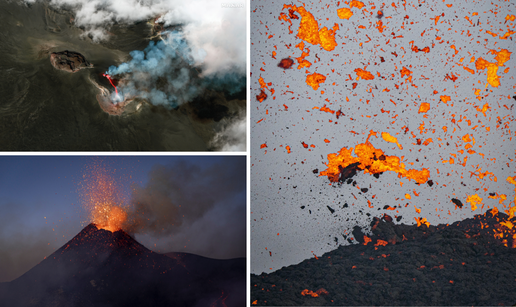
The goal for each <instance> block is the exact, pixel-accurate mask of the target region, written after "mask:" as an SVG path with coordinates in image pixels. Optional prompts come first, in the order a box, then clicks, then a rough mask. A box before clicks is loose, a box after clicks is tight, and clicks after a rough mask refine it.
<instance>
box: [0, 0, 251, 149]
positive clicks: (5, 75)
mask: <svg viewBox="0 0 516 307" xmlns="http://www.w3.org/2000/svg"><path fill="white" fill-rule="evenodd" d="M172 2H174V1H168V2H167V1H165V0H164V1H160V3H159V5H158V6H159V7H161V8H162V9H161V11H160V10H159V9H158V6H156V7H153V6H150V7H141V8H140V9H138V8H137V7H135V8H130V7H127V6H126V5H125V4H124V3H123V1H122V2H113V1H107V2H106V1H104V2H103V3H100V4H98V5H97V9H96V12H95V14H93V15H92V14H86V13H85V12H86V11H87V9H88V5H89V4H88V3H87V2H85V1H78V2H77V3H75V4H73V5H72V4H69V3H68V4H67V2H66V1H46V0H36V1H29V0H27V1H22V0H14V1H2V2H1V3H0V72H1V73H0V131H1V132H0V150H4V151H26V150H36V151H58V150H68V151H89V150H93V151H107V150H109V151H111V150H115V151H139V150H150V151H162V150H167V151H171V150H177V151H183V150H187V151H206V150H224V151H227V150H236V151H245V126H246V125H245V124H244V125H242V123H245V122H246V121H245V118H246V116H245V114H246V92H245V76H244V77H243V79H242V78H240V79H239V78H236V80H240V81H241V80H243V83H242V82H240V81H237V82H236V83H233V84H231V85H230V86H227V87H224V86H220V85H218V84H217V86H212V87H210V86H204V87H202V88H200V87H198V86H197V87H196V91H195V93H194V94H192V92H193V90H192V88H194V86H193V85H194V83H195V82H201V81H202V80H201V81H198V80H200V78H201V77H200V74H202V73H203V72H204V73H205V75H206V71H207V70H208V69H211V68H210V66H209V65H205V66H203V65H197V63H194V64H192V63H183V64H182V65H183V66H181V67H182V68H184V67H189V69H190V75H189V77H190V83H188V84H184V83H181V84H179V85H178V84H177V82H176V81H177V80H175V79H174V80H169V83H172V82H176V83H174V85H175V86H176V87H177V89H171V88H170V87H169V88H168V92H167V91H165V90H163V89H162V87H163V82H164V81H163V80H162V79H164V78H162V76H158V77H156V78H161V79H160V80H158V81H156V80H155V79H153V78H150V77H149V76H148V75H144V74H140V75H138V76H136V73H137V72H134V73H133V74H132V75H131V74H127V73H126V74H123V75H119V76H114V77H113V78H114V79H123V78H125V79H126V81H127V80H129V79H130V80H135V79H137V78H142V79H145V80H147V81H148V83H149V84H151V85H152V86H153V87H148V88H144V87H142V86H141V84H140V88H139V90H140V92H139V93H137V94H139V95H134V97H131V100H127V101H126V104H121V105H122V106H123V110H111V109H113V105H109V104H111V100H109V99H104V100H99V99H98V97H99V96H100V97H109V96H110V95H111V93H113V92H114V88H113V86H112V85H111V84H110V82H109V80H108V79H107V78H105V77H104V76H103V74H104V73H105V72H106V71H108V69H109V68H110V67H112V66H119V65H121V64H123V63H126V62H128V61H131V60H132V58H133V57H132V56H131V52H133V51H135V50H136V51H142V50H144V49H145V48H147V47H148V46H149V45H150V44H151V43H152V42H159V41H160V40H161V39H162V37H161V36H160V33H162V31H164V30H167V31H170V30H172V29H173V30H175V31H179V32H181V31H183V30H184V29H185V28H186V27H188V25H189V24H188V22H179V21H178V22H177V23H176V24H173V25H165V22H161V23H156V22H155V20H156V19H157V18H158V17H159V14H158V13H157V12H160V13H162V14H165V13H166V12H167V11H168V10H169V9H170V8H171V7H175V6H174V5H175V4H174V3H176V2H174V3H172ZM70 3H71V2H70ZM90 4H91V5H93V4H94V3H93V2H92V3H90ZM133 4H134V3H133ZM176 4H177V9H178V10H180V9H182V8H181V7H180V6H181V5H182V4H181V3H179V2H177V3H176ZM117 5H118V6H120V5H121V6H123V7H124V8H123V10H122V9H121V8H119V7H117ZM135 5H136V6H138V5H137V4H135ZM141 5H143V6H145V4H141ZM121 10H122V11H123V12H125V13H127V14H129V15H128V16H122V15H120V14H121V13H120V12H121ZM201 11H202V10H201ZM223 12H224V13H226V14H227V13H233V14H234V15H237V16H238V15H240V14H239V13H241V14H244V10H240V11H238V12H236V11H232V12H230V11H227V12H226V11H223ZM137 13H139V14H140V15H138V14H137ZM145 14H147V15H149V16H147V15H145ZM136 15H138V16H136ZM144 15H145V16H144ZM88 16H89V17H88ZM144 17H148V18H144ZM199 18H203V16H201V15H200V17H199ZM243 18H244V20H245V17H243ZM168 20H171V21H170V22H172V23H173V22H174V19H173V18H169V19H167V22H168ZM215 21H217V20H215ZM192 23H193V22H192ZM195 24H201V25H203V26H205V24H204V23H202V21H199V20H197V21H196V23H195ZM214 28H217V27H214ZM181 33H184V32H181ZM244 36H245V34H244ZM99 37H100V38H99ZM186 41H188V40H186ZM186 41H185V43H186ZM203 46H206V45H203ZM191 47H192V50H197V49H198V50H203V49H202V48H197V49H195V48H194V47H193V46H191ZM222 47H223V46H222ZM222 47H221V50H224V48H222ZM65 51H69V52H74V53H77V54H80V55H81V56H83V57H84V59H85V61H87V62H88V63H90V64H91V66H88V67H81V68H87V69H80V70H78V69H77V70H74V69H69V70H70V71H66V70H61V69H56V67H54V66H53V65H52V63H51V55H52V54H53V53H54V54H55V53H60V52H65ZM207 55H208V56H209V55H210V51H209V50H208V51H207ZM146 59H149V60H150V57H148V58H146ZM208 60H209V59H207V60H206V61H208ZM63 61H64V60H63ZM185 61H186V62H188V61H187V60H185ZM164 63H165V61H162V62H160V63H159V65H158V66H160V67H162V68H164V69H168V70H170V69H169V67H166V66H165V65H164ZM190 64H191V65H190ZM243 65H244V67H245V61H244V64H243ZM228 67H229V66H228ZM205 68H206V69H205ZM228 69H229V68H228ZM225 72H227V71H225ZM236 75H237V76H239V75H240V72H238V73H236ZM215 79H216V78H215ZM195 80H197V81H195ZM210 80H211V79H210ZM117 81H118V80H115V85H116V84H117ZM122 81H123V80H120V83H123V82H122ZM165 81H166V80H165ZM238 82H240V83H242V84H239V83H238ZM235 84H236V86H234V87H232V86H233V85H235ZM160 86H161V89H162V92H161V93H160V94H161V96H163V94H162V93H163V92H165V93H166V94H167V95H169V96H170V95H174V94H176V93H177V92H180V90H179V87H181V86H183V87H182V90H184V91H188V92H189V93H190V96H188V97H187V98H188V99H186V100H180V101H171V100H170V99H169V100H167V102H170V103H156V100H155V99H154V96H152V97H151V95H150V94H149V95H147V96H145V95H142V93H143V94H145V93H155V92H157V91H156V89H155V88H154V87H156V88H160ZM144 96H145V97H144ZM103 104H104V105H103ZM110 110H111V112H110Z"/></svg>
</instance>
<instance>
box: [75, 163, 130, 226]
mask: <svg viewBox="0 0 516 307" xmlns="http://www.w3.org/2000/svg"><path fill="white" fill-rule="evenodd" d="M84 177H85V181H84V182H83V192H82V198H83V205H84V207H85V209H86V210H87V211H89V219H90V222H91V223H93V224H95V225H96V226H97V228H99V229H105V230H108V231H111V232H115V231H117V230H120V229H122V225H123V224H124V223H125V221H126V219H127V213H126V212H125V210H124V208H122V207H121V204H122V203H123V200H124V197H123V196H122V194H121V191H122V189H121V188H120V187H119V186H118V184H117V183H116V181H115V180H114V179H113V178H112V176H111V175H110V174H109V173H108V172H107V170H106V169H104V168H103V167H101V166H99V165H95V166H93V167H92V168H91V169H90V172H89V173H88V174H87V175H85V176H84Z"/></svg>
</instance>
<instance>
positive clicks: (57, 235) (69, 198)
mask: <svg viewBox="0 0 516 307" xmlns="http://www.w3.org/2000/svg"><path fill="white" fill-rule="evenodd" d="M93 166H100V167H102V168H103V169H105V170H106V171H107V172H109V173H110V174H111V176H112V177H113V179H114V180H115V181H116V183H117V185H118V186H119V187H120V189H121V190H122V191H121V195H122V196H123V198H124V199H126V200H127V203H126V204H124V205H123V206H128V207H130V206H131V199H132V197H133V195H132V191H133V190H139V191H140V192H142V191H143V192H148V194H152V195H153V197H162V198H163V197H165V198H167V199H169V201H170V204H165V206H164V207H165V209H162V210H166V207H167V206H173V205H174V206H182V207H183V208H184V209H182V211H179V212H180V213H181V215H183V217H181V219H180V220H181V221H182V223H181V225H179V226H178V227H175V228H173V229H168V231H164V232H162V233H156V232H152V231H149V232H146V233H137V234H135V238H136V240H137V241H139V242H140V243H142V244H143V245H144V246H146V247H147V248H149V249H151V250H154V251H157V252H161V253H166V252H189V253H194V254H198V255H202V256H205V257H211V258H218V259H228V258H236V257H245V255H246V245H245V243H246V221H245V216H246V169H245V168H246V159H245V157H244V156H229V157H224V156H214V157H205V156H189V157H182V156H177V157H167V156H154V157H147V156H139V157H134V156H119V157H114V156H112V157H82V156H42V157H41V156H16V157H14V156H2V157H0V169H1V170H2V171H1V172H0V212H1V214H0V282H5V281H11V280H13V279H15V278H17V277H19V276H20V275H21V274H23V273H25V272H26V271H27V270H29V269H30V268H32V267H33V266H34V265H36V264H37V263H39V262H40V261H41V260H43V258H44V257H46V256H49V255H50V254H51V253H53V252H54V251H55V250H57V249H58V248H60V247H61V246H62V245H63V244H64V243H66V242H67V241H69V240H70V239H72V238H73V237H74V236H75V235H77V234H78V233H79V232H80V231H81V230H82V228H84V227H85V226H87V224H88V223H89V214H88V212H87V211H86V210H85V207H84V197H83V191H84V190H83V189H82V186H83V185H84V182H85V178H88V176H91V172H89V170H90V169H91V168H92V167H93ZM90 178H91V177H90ZM160 178H161V179H160ZM163 178H166V179H163ZM159 180H161V181H159ZM152 182H154V183H156V182H157V184H154V185H152V184H150V183H152ZM156 185H159V186H160V189H161V190H156V189H155V186H156ZM163 191H166V192H163ZM81 193H82V194H81ZM159 193H162V194H163V193H165V194H166V195H157V194H159ZM141 194H143V193H141ZM156 195H157V196H156ZM139 200H142V196H139ZM172 204H173V205H172ZM160 214H161V213H160ZM167 218H171V217H170V215H163V217H157V221H158V222H159V223H161V225H167V220H166V219H167ZM174 218H175V219H176V224H177V219H178V218H177V217H174ZM165 228H166V227H165Z"/></svg>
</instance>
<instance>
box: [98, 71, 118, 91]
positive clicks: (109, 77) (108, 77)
mask: <svg viewBox="0 0 516 307" xmlns="http://www.w3.org/2000/svg"><path fill="white" fill-rule="evenodd" d="M102 76H104V77H106V78H107V79H108V80H109V83H111V85H113V87H114V88H115V92H116V94H117V95H118V90H117V88H116V86H115V85H114V84H113V80H111V76H109V75H108V74H102Z"/></svg>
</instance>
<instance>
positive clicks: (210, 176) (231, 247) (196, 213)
mask: <svg viewBox="0 0 516 307" xmlns="http://www.w3.org/2000/svg"><path fill="white" fill-rule="evenodd" d="M222 159H223V161H220V162H219V163H216V164H213V165H211V166H209V167H207V168H202V167H200V166H198V165H194V164H191V163H189V162H185V161H184V162H179V163H175V164H172V165H167V166H162V165H157V166H155V167H153V169H152V170H151V171H150V173H149V181H148V183H147V184H146V185H145V186H139V185H134V186H133V187H132V190H133V193H132V199H131V205H132V209H131V210H129V212H128V223H127V225H125V226H124V229H125V230H126V231H127V232H129V233H131V234H133V235H136V236H138V239H139V240H140V241H142V243H143V242H148V243H151V244H148V246H152V245H153V244H157V246H158V247H157V248H158V249H162V250H164V251H167V252H169V251H188V252H192V253H196V254H200V255H204V256H208V257H220V258H230V257H243V256H245V250H246V248H245V246H246V242H245V241H246V196H245V195H246V158H245V157H244V156H242V157H224V158H222ZM185 247H186V249H185Z"/></svg>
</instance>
